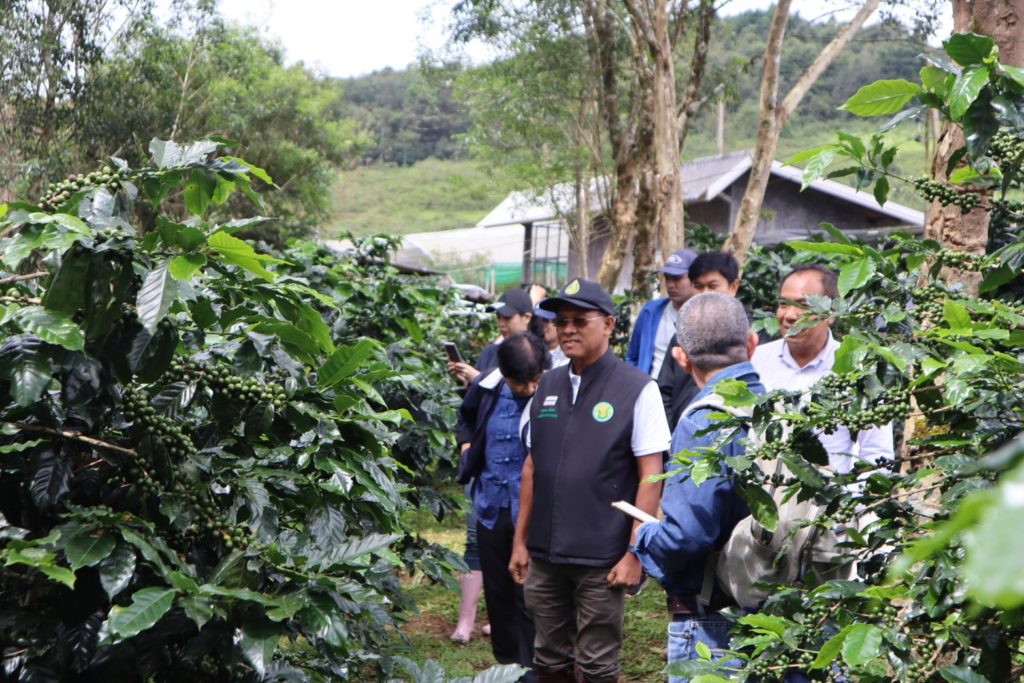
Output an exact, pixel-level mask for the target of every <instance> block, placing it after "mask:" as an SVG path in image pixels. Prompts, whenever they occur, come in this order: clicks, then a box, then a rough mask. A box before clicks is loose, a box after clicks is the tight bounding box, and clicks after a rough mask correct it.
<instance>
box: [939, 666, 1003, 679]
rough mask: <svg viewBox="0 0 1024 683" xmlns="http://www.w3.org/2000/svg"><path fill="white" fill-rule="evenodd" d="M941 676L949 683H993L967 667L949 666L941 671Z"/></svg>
mask: <svg viewBox="0 0 1024 683" xmlns="http://www.w3.org/2000/svg"><path fill="white" fill-rule="evenodd" d="M939 675H940V676H942V678H943V679H945V680H947V681H949V683H991V682H990V681H989V679H988V678H986V677H985V676H982V675H981V674H979V673H975V672H974V671H971V670H970V669H968V668H967V667H966V666H947V667H943V668H941V669H939Z"/></svg>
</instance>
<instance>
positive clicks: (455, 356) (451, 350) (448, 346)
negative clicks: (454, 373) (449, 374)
mask: <svg viewBox="0 0 1024 683" xmlns="http://www.w3.org/2000/svg"><path fill="white" fill-rule="evenodd" d="M444 351H445V353H447V354H448V360H450V361H451V362H453V363H461V362H462V356H461V355H460V354H459V347H457V346H455V344H454V343H453V342H445V343H444Z"/></svg>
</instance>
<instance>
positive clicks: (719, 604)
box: [636, 293, 764, 683]
mask: <svg viewBox="0 0 1024 683" xmlns="http://www.w3.org/2000/svg"><path fill="white" fill-rule="evenodd" d="M676 336H677V339H678V342H679V346H678V347H676V348H674V349H673V354H672V355H673V358H675V360H676V362H677V363H679V365H680V366H681V367H682V368H683V369H684V370H686V371H687V372H688V373H690V375H692V376H693V379H694V381H696V383H697V386H699V387H700V391H699V392H698V393H697V395H696V396H695V397H694V398H693V401H692V402H691V403H690V405H691V406H693V408H692V409H687V410H686V411H685V412H684V413H683V415H682V417H681V418H680V419H679V424H678V425H677V426H676V429H675V432H674V433H673V435H672V453H680V452H688V453H690V454H691V455H693V454H694V452H697V453H699V451H700V450H701V449H707V448H709V447H711V446H713V445H714V444H715V442H716V441H717V440H718V438H719V434H718V432H717V431H709V428H712V429H713V426H714V421H713V420H712V419H711V417H710V416H711V414H712V413H714V412H720V411H719V410H718V409H715V408H712V407H710V406H704V407H701V402H702V401H703V399H704V398H705V397H707V396H709V395H710V394H711V393H713V392H714V391H715V387H716V386H717V385H718V384H720V383H721V382H724V381H726V380H738V381H741V382H745V383H746V385H747V388H748V389H749V390H750V391H752V392H753V393H755V394H763V393H764V387H763V386H762V384H761V380H760V379H759V378H758V376H757V372H756V371H755V370H754V367H753V366H752V365H751V364H750V356H751V355H752V354H753V352H754V349H755V348H756V347H757V335H755V334H754V333H752V332H751V331H750V326H749V324H748V322H747V314H746V312H745V311H744V310H743V305H742V304H741V303H740V302H739V301H737V300H736V299H734V298H733V297H731V296H727V295H725V294H718V293H706V294H699V295H697V296H695V297H693V298H692V299H690V300H689V301H688V302H686V303H685V304H684V305H683V307H682V308H681V309H680V311H679V320H678V322H677V326H676ZM741 440H742V436H741V435H736V436H735V437H734V438H733V439H732V440H730V441H729V442H728V443H727V444H725V445H724V446H722V452H723V453H724V454H725V455H727V456H738V455H742V454H743V451H744V446H743V444H742V443H740V441H741ZM695 457H700V456H699V455H696V456H695ZM666 471H667V472H669V473H670V474H671V475H672V476H671V478H669V479H668V480H667V482H666V486H665V490H664V493H663V494H662V498H661V508H662V511H663V512H664V518H663V519H662V520H661V521H659V522H650V523H646V524H643V525H641V526H640V527H639V529H637V543H636V551H637V556H638V557H639V558H640V562H641V563H642V564H643V567H644V570H645V571H646V572H647V573H648V574H649V575H651V576H652V577H654V578H655V579H657V580H658V581H660V582H661V585H662V587H663V588H664V589H665V593H666V594H667V608H668V611H669V613H670V614H671V617H672V621H671V622H670V623H669V626H668V663H669V667H670V668H671V665H672V664H673V663H674V662H680V661H686V660H690V659H696V658H697V657H698V655H697V645H698V643H704V644H705V645H707V646H708V647H709V648H710V649H711V651H712V654H713V655H714V656H715V657H716V658H718V657H721V656H722V655H723V651H724V650H726V649H727V648H728V647H729V629H730V628H732V625H733V624H732V622H731V621H730V620H728V619H726V618H725V617H723V616H722V615H720V614H719V610H721V609H723V608H725V607H728V606H730V605H731V604H732V600H731V599H730V598H729V597H728V596H727V595H726V594H725V593H724V592H723V591H722V590H721V588H720V587H719V586H718V585H717V584H715V583H714V578H713V577H714V569H713V567H712V569H711V571H710V572H707V571H705V570H706V567H707V565H708V564H709V558H710V556H711V555H712V554H713V553H715V552H717V551H718V550H720V549H721V548H722V546H723V545H724V544H725V542H726V541H727V540H728V538H729V534H730V533H732V529H733V527H734V526H736V523H737V522H738V521H739V520H741V519H743V518H744V517H746V516H748V515H749V514H750V512H749V510H747V506H746V505H745V504H744V503H743V501H742V500H741V499H740V497H739V496H738V495H737V493H736V491H735V487H734V485H733V481H732V479H731V478H730V477H729V473H728V472H727V471H724V470H723V471H721V472H719V473H718V474H717V476H709V477H708V478H707V479H706V480H705V481H703V482H702V483H701V484H700V485H699V486H698V485H697V484H695V483H694V482H693V481H692V479H691V478H690V475H689V469H688V468H683V467H682V465H681V464H680V463H677V462H671V463H669V465H668V467H667V470H666ZM670 671H671V669H670ZM669 681H670V683H678V682H680V681H685V679H683V678H679V677H676V676H671V675H670V676H669Z"/></svg>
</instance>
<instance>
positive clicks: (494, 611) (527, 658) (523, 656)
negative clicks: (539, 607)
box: [476, 508, 534, 666]
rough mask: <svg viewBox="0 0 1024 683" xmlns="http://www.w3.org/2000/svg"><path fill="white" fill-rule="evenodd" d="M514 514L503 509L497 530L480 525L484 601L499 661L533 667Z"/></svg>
mask: <svg viewBox="0 0 1024 683" xmlns="http://www.w3.org/2000/svg"><path fill="white" fill-rule="evenodd" d="M514 531H515V529H514V527H513V526H512V514H511V512H510V511H509V509H508V508H504V509H502V511H501V513H500V514H499V515H498V521H497V522H496V523H495V525H494V528H493V529H488V528H487V527H485V526H484V525H483V524H481V523H480V522H479V521H478V522H477V524H476V536H477V545H478V546H479V548H480V568H481V569H482V570H483V573H484V600H485V601H486V602H487V618H488V619H489V620H490V622H491V650H492V651H493V652H494V659H495V660H496V661H497V662H498V663H499V664H522V665H523V666H533V638H534V630H533V620H532V619H531V618H530V613H529V612H527V611H526V604H525V603H524V602H523V587H522V586H520V585H519V584H517V583H516V582H515V581H513V580H512V575H511V574H510V573H509V571H508V563H509V561H510V560H511V559H512V535H513V533H514Z"/></svg>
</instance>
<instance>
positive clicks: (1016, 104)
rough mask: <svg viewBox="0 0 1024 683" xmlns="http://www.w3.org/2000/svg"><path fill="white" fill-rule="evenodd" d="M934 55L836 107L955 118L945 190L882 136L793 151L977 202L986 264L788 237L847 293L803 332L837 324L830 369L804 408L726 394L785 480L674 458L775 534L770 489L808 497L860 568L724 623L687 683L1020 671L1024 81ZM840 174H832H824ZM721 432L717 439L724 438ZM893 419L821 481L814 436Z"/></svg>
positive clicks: (816, 170) (991, 57) (1023, 626)
mask: <svg viewBox="0 0 1024 683" xmlns="http://www.w3.org/2000/svg"><path fill="white" fill-rule="evenodd" d="M946 49H947V52H948V54H949V55H950V57H952V59H953V60H954V61H955V62H956V63H957V64H959V66H956V65H954V64H953V63H952V62H947V61H945V60H942V59H939V58H930V59H931V65H929V66H927V67H925V68H924V69H923V70H922V72H921V77H922V84H921V85H916V84H913V83H909V82H906V81H902V82H894V81H883V82H880V83H876V84H873V85H870V86H866V87H865V88H863V89H862V90H861V91H860V92H858V93H857V95H855V96H854V97H853V98H851V100H850V101H849V102H847V104H846V105H844V106H845V108H846V109H847V110H849V111H851V112H853V113H859V114H862V115H885V114H894V113H896V112H898V111H900V110H901V109H902V108H903V107H904V105H906V104H907V103H908V102H910V101H911V100H914V99H915V98H916V100H917V102H918V103H919V105H920V107H922V108H923V107H932V108H936V109H938V110H939V111H940V112H941V114H942V115H943V116H944V117H945V118H946V119H947V120H949V121H952V122H954V123H956V124H958V125H961V126H962V128H963V132H964V137H965V139H966V147H965V149H964V150H963V151H962V152H961V153H959V154H957V155H956V156H955V163H954V166H955V168H952V169H950V183H941V184H937V183H935V182H934V181H933V179H924V180H918V181H916V182H915V180H914V179H912V178H902V177H901V176H900V175H899V173H898V166H897V165H896V157H897V151H898V150H897V148H896V147H893V146H890V145H889V144H888V143H887V142H886V139H885V135H884V131H883V132H882V133H880V134H878V135H875V136H872V137H871V138H870V139H869V140H861V139H859V138H856V137H854V136H850V135H845V134H841V135H840V140H839V142H838V143H836V144H835V145H830V146H829V147H827V148H822V149H818V150H812V151H811V152H808V153H806V154H804V155H800V156H799V157H798V159H802V160H804V161H807V168H806V171H805V178H806V179H808V180H813V179H814V178H817V177H822V176H824V175H832V176H841V175H854V176H855V178H856V180H857V182H858V185H859V187H862V188H863V187H871V186H873V191H874V193H875V196H876V197H877V198H878V199H879V201H880V202H884V201H885V198H886V196H887V194H888V189H889V181H890V180H896V181H906V182H908V183H909V184H911V185H912V186H914V187H915V188H916V190H917V191H918V192H919V193H920V194H921V195H922V196H923V197H925V198H938V199H939V200H940V202H942V203H945V204H953V205H956V206H958V207H960V208H961V209H962V210H963V211H968V210H970V209H973V208H975V207H982V208H984V209H985V210H986V211H987V212H989V217H990V220H991V230H990V236H991V239H990V241H989V249H988V253H987V254H982V255H977V254H965V253H961V252H956V251H952V250H949V249H947V248H945V247H943V245H941V244H940V243H938V242H936V241H932V240H920V239H917V238H915V237H913V236H911V235H907V234H897V235H894V236H892V237H891V239H889V240H888V241H887V242H886V243H885V244H882V245H870V244H865V243H861V242H854V241H851V240H849V239H847V238H846V237H845V236H844V235H843V234H842V233H841V232H839V231H836V230H834V229H831V228H830V227H829V226H825V228H826V230H827V232H828V233H829V235H830V237H831V241H829V242H812V241H808V242H794V243H790V244H789V245H788V248H789V249H792V250H793V251H794V253H795V254H796V258H795V259H793V261H794V262H795V261H798V260H805V259H806V257H807V256H813V257H815V258H817V259H820V261H822V262H824V263H826V264H827V265H830V266H831V267H833V268H834V269H835V270H837V271H838V273H839V294H840V296H839V298H838V299H836V300H834V301H833V300H830V299H828V298H827V297H811V301H809V302H808V305H807V307H808V310H807V317H806V319H805V321H804V322H802V323H800V325H811V324H816V322H817V321H819V320H821V319H829V320H831V321H833V323H834V325H833V329H834V330H840V329H841V330H842V331H843V334H842V335H841V339H842V343H841V346H840V348H839V350H838V351H837V353H836V362H835V366H834V368H833V369H834V374H833V375H830V376H827V377H825V378H823V379H822V380H821V381H820V382H819V383H818V384H817V385H815V386H814V387H813V388H812V390H811V391H810V393H809V395H805V396H799V395H795V394H789V393H786V392H774V393H773V394H772V395H770V396H767V397H764V398H757V397H754V396H753V395H752V394H750V393H749V392H748V391H747V390H746V388H745V387H744V386H742V385H736V384H735V383H733V384H728V383H727V384H725V385H724V386H723V387H722V388H721V389H720V393H723V395H725V396H726V399H727V401H729V402H731V403H732V404H734V405H747V406H752V407H753V410H754V415H753V418H752V419H751V420H750V424H751V428H752V429H753V430H754V432H755V433H756V434H758V435H760V438H759V439H757V440H756V443H758V444H761V445H760V446H759V447H758V450H757V452H756V455H758V456H760V457H763V458H766V459H769V460H772V459H781V460H782V461H783V462H784V463H785V464H786V466H787V468H788V470H789V471H790V472H791V473H792V476H790V477H788V478H782V479H780V478H778V477H773V475H771V474H770V473H766V472H763V471H761V469H760V468H759V467H758V466H757V465H755V464H754V463H753V461H752V459H751V458H750V457H741V458H735V459H728V460H726V459H722V458H720V457H716V456H714V455H712V456H709V457H701V458H696V457H694V456H695V454H686V453H684V454H681V455H680V456H679V457H680V458H681V459H682V461H683V462H688V463H689V464H690V467H691V476H693V477H694V478H695V479H698V480H699V479H702V478H706V477H707V476H708V474H709V473H710V472H714V471H716V466H718V465H728V466H729V467H731V468H732V469H733V471H734V473H735V475H734V476H735V477H736V481H737V483H738V486H739V490H740V492H741V495H742V496H743V498H744V500H745V502H746V503H747V504H748V506H749V507H750V509H751V511H752V514H753V515H754V516H755V517H756V518H757V519H758V520H759V521H760V522H761V523H762V524H764V525H765V526H767V527H768V528H773V527H774V525H775V522H776V521H777V510H776V507H775V504H774V502H773V501H772V500H771V499H770V498H768V497H767V495H766V494H765V493H764V490H763V488H762V485H763V484H765V483H766V482H770V483H775V484H777V485H780V486H782V487H785V489H786V490H787V491H788V495H793V496H797V497H799V498H800V499H808V498H813V499H815V500H816V501H817V502H818V503H820V504H821V505H823V506H824V514H823V515H821V516H820V517H818V518H816V519H813V520H806V525H813V526H816V527H818V528H820V529H837V528H842V529H845V531H846V534H845V540H844V541H843V543H842V544H841V548H842V552H843V554H844V557H843V558H842V561H843V562H844V563H854V564H853V565H852V566H853V569H854V571H853V573H852V575H851V576H850V577H849V578H848V579H844V580H838V579H832V580H826V579H827V577H822V576H819V577H816V576H813V575H812V576H809V577H808V578H807V581H805V582H803V583H801V584H800V585H785V586H778V587H777V590H776V591H774V592H773V593H772V595H771V597H770V598H769V599H768V600H767V601H766V602H765V604H764V605H763V607H762V609H761V610H759V611H758V612H757V613H754V614H736V615H734V616H736V618H737V620H738V627H737V629H736V631H735V632H734V634H735V637H734V640H733V647H734V650H735V651H734V653H733V659H732V661H731V662H728V663H724V664H723V663H720V662H712V661H711V660H710V653H708V652H706V653H705V655H707V658H705V659H702V660H699V661H695V662H691V663H686V664H684V665H681V666H679V667H677V668H676V672H677V673H679V674H680V675H684V676H688V677H691V678H693V680H695V681H701V682H703V683H710V682H712V681H723V680H750V681H755V680H756V681H773V680H780V681H781V680H784V679H786V677H787V676H793V675H798V674H802V675H803V676H806V678H808V679H810V680H812V681H829V680H834V681H869V682H876V681H877V682H881V681H894V680H898V681H910V682H915V683H919V682H924V681H930V682H938V681H948V682H954V683H985V682H989V683H997V682H999V683H1001V682H1003V681H1017V680H1021V679H1022V678H1024V619H1022V612H1021V607H1022V605H1024V583H1022V580H1021V576H1022V573H1021V566H1022V562H1024V554H1022V553H1024V551H1022V550H1021V548H1022V546H1021V544H1020V542H1019V540H1018V534H1019V529H1020V528H1021V523H1022V522H1024V512H1022V510H1024V495H1022V493H1021V491H1022V490H1024V437H1021V436H1018V435H1020V434H1021V431H1022V428H1024V394H1022V392H1021V387H1022V386H1024V353H1022V347H1024V290H1022V286H1024V278H1022V277H1021V272H1022V271H1021V269H1022V265H1024V240H1022V239H1021V235H1020V230H1019V227H1020V219H1021V217H1022V215H1021V212H1020V206H1019V197H1020V190H1021V169H1022V162H1024V154H1022V150H1024V145H1022V144H1021V142H1020V141H1021V140H1024V118H1021V115H1020V112H1022V111H1024V71H1022V70H1021V69H1017V68H1014V67H1010V66H1005V65H1002V64H999V62H998V60H997V57H998V55H997V52H996V50H995V49H994V47H993V44H992V41H991V40H990V39H989V38H987V37H984V36H975V35H969V36H954V37H953V38H952V39H951V40H950V41H948V42H947V43H946ZM919 111H921V109H920V108H911V109H908V110H906V111H905V112H901V113H900V114H897V116H896V119H895V120H894V122H890V124H887V125H890V127H891V125H895V124H898V123H899V121H900V120H903V119H906V118H908V117H911V116H913V115H915V114H916V113H917V112H919ZM833 162H842V164H843V166H842V168H840V170H838V171H835V172H833V173H831V174H829V172H828V168H829V167H830V165H831V164H832V163H833ZM787 259H788V257H787ZM777 265H778V264H774V265H772V264H769V266H768V268H769V269H773V270H774V269H775V268H776V267H777ZM948 266H951V267H953V268H955V269H957V270H959V271H969V272H970V271H973V272H978V273H980V275H981V285H980V294H979V295H972V294H969V293H968V292H967V290H966V289H965V288H964V287H963V286H962V285H960V284H948V283H947V281H946V280H945V279H944V273H945V272H946V269H945V268H944V267H948ZM782 272H785V268H783V271H782ZM775 282H776V283H777V282H778V280H777V279H776V280H775ZM729 421H732V422H735V420H734V419H732V418H730V420H729ZM729 421H727V422H726V424H725V429H724V430H723V431H724V432H726V433H727V434H726V436H729V435H731V434H732V433H734V432H733V430H732V429H730V428H729ZM886 424H893V426H894V431H895V434H896V438H897V452H896V457H895V458H894V459H893V460H892V461H882V462H875V463H867V462H859V463H857V464H856V465H855V467H854V469H853V471H852V472H850V473H849V474H836V473H834V472H832V471H828V470H826V469H825V466H826V465H827V462H828V461H827V457H826V454H825V452H824V451H823V449H822V448H821V446H820V444H819V443H818V442H817V439H816V438H814V435H815V434H816V433H821V432H830V431H832V430H835V429H836V428H838V427H839V426H845V427H847V428H849V429H850V430H851V433H854V434H855V433H856V432H857V431H859V430H862V429H866V428H868V427H871V426H876V425H886ZM783 425H788V426H789V427H790V429H787V430H783V429H782V427H783ZM736 426H737V427H739V425H736ZM787 680H793V679H787ZM798 680H799V679H798Z"/></svg>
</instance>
